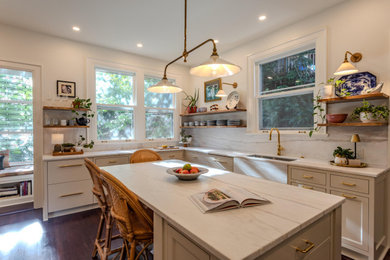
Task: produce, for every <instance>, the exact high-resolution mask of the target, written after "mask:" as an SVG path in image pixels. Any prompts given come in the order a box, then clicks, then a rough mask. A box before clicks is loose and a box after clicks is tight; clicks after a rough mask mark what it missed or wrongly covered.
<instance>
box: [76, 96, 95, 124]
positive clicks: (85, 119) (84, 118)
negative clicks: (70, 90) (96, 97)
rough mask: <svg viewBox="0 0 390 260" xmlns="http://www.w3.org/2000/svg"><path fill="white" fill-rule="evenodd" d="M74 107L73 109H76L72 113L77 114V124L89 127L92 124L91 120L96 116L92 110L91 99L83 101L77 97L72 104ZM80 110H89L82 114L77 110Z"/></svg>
mask: <svg viewBox="0 0 390 260" xmlns="http://www.w3.org/2000/svg"><path fill="white" fill-rule="evenodd" d="M72 106H73V108H75V109H73V110H72V112H73V113H74V114H75V116H74V118H73V120H76V123H77V124H78V125H82V126H86V125H88V123H89V122H90V119H89V118H93V117H94V116H95V113H94V112H92V110H91V106H92V102H91V99H90V98H88V99H83V98H79V97H76V98H75V100H73V102H72ZM79 108H84V109H87V111H82V112H80V110H77V109H79ZM80 115H81V117H78V116H80Z"/></svg>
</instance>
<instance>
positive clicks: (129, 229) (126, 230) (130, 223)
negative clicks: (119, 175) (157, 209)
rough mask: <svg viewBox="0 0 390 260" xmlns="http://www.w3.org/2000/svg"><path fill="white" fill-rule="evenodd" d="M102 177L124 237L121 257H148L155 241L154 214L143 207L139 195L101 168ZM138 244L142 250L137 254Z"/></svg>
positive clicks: (131, 259) (116, 221) (114, 216)
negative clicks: (150, 246)
mask: <svg viewBox="0 0 390 260" xmlns="http://www.w3.org/2000/svg"><path fill="white" fill-rule="evenodd" d="M100 177H101V178H102V183H103V186H104V187H105V188H106V189H107V195H108V197H110V200H111V201H112V207H111V215H112V217H113V218H114V219H115V223H116V224H117V226H118V229H119V232H120V234H121V236H122V239H123V250H122V255H121V259H123V256H124V254H126V256H127V258H128V259H130V260H134V259H135V260H137V259H139V257H140V256H141V255H144V259H147V256H145V253H146V251H147V250H148V247H149V245H151V244H152V243H153V216H151V215H150V212H148V210H147V209H145V208H144V207H143V205H142V203H141V202H140V201H139V200H138V197H137V195H135V194H134V193H133V192H131V191H130V190H129V189H128V188H127V187H126V186H124V185H123V183H121V182H120V181H119V180H118V179H116V178H115V177H114V176H112V175H111V174H109V173H108V172H106V171H104V170H101V171H100ZM137 246H140V248H141V250H140V251H139V252H138V254H137V255H136V247H137ZM145 257H146V258H145Z"/></svg>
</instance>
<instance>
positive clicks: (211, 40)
mask: <svg viewBox="0 0 390 260" xmlns="http://www.w3.org/2000/svg"><path fill="white" fill-rule="evenodd" d="M208 42H212V43H213V54H212V55H218V53H217V45H216V44H215V42H214V40H213V39H208V40H205V41H204V42H202V43H201V44H198V45H197V46H195V47H194V48H192V49H191V50H189V51H188V52H186V54H187V55H188V54H190V53H191V52H193V51H194V50H196V49H198V48H200V47H202V46H203V45H205V44H206V43H208ZM183 57H184V55H181V56H179V57H177V58H176V59H174V60H172V61H171V62H169V63H168V64H167V65H165V69H164V77H163V79H167V68H168V66H169V65H171V64H172V63H175V62H176V61H178V60H180V59H181V58H183Z"/></svg>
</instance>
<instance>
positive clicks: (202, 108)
mask: <svg viewBox="0 0 390 260" xmlns="http://www.w3.org/2000/svg"><path fill="white" fill-rule="evenodd" d="M196 112H198V113H204V112H207V107H198V109H197V111H196Z"/></svg>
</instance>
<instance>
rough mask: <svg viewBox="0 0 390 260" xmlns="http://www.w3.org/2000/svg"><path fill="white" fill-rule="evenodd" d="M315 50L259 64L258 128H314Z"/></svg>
mask: <svg viewBox="0 0 390 260" xmlns="http://www.w3.org/2000/svg"><path fill="white" fill-rule="evenodd" d="M315 58H316V56H315V49H314V48H313V49H309V50H305V51H302V52H299V53H296V54H293V55H290V56H287V55H284V56H281V57H279V58H278V59H275V60H272V61H268V62H264V63H260V62H259V63H257V65H256V66H258V68H257V71H258V73H257V74H258V75H257V77H258V82H259V86H258V91H257V95H256V98H257V102H258V116H259V121H258V122H259V126H258V127H259V129H270V128H272V127H277V128H280V129H311V128H313V125H314V118H313V92H314V87H315V77H316V76H315V75H316V66H315V64H316V59H315Z"/></svg>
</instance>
